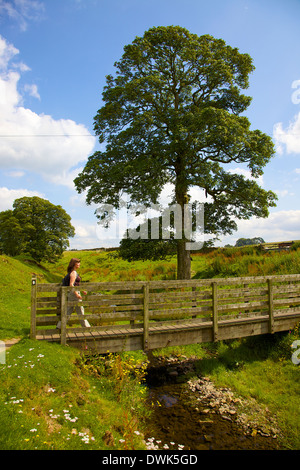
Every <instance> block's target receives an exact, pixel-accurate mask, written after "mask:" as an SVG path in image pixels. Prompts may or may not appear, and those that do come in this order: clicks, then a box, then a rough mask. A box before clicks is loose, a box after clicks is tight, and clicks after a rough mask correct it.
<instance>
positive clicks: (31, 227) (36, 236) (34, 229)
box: [0, 196, 75, 262]
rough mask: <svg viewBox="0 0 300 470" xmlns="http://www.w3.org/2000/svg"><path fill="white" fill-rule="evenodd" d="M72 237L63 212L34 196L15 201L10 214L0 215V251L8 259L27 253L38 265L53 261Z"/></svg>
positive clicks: (69, 221) (67, 216)
mask: <svg viewBox="0 0 300 470" xmlns="http://www.w3.org/2000/svg"><path fill="white" fill-rule="evenodd" d="M74 235H75V229H74V227H73V226H72V225H71V217H70V216H69V215H68V214H67V213H66V211H65V210H64V209H63V208H62V207H61V206H55V205H54V204H52V203H51V202H49V201H47V200H45V199H41V198H39V197H36V196H35V197H22V198H20V199H16V200H15V201H14V204H13V210H7V211H3V212H0V250H1V251H3V252H4V253H5V254H8V255H10V256H16V255H19V254H21V253H28V254H30V255H31V256H32V258H33V259H35V260H36V261H39V262H40V261H42V260H48V261H54V260H55V259H57V258H59V257H60V256H61V255H62V253H63V251H64V250H65V249H66V248H67V247H68V246H69V237H73V236H74Z"/></svg>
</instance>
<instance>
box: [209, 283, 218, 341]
mask: <svg viewBox="0 0 300 470" xmlns="http://www.w3.org/2000/svg"><path fill="white" fill-rule="evenodd" d="M211 285H212V307H213V341H218V284H217V283H216V282H212V284H211Z"/></svg>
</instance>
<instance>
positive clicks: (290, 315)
mask: <svg viewBox="0 0 300 470" xmlns="http://www.w3.org/2000/svg"><path fill="white" fill-rule="evenodd" d="M71 290H72V288H71V287H62V286H61V285H59V284H38V283H37V280H36V279H35V278H33V279H32V295H31V304H32V305H31V333H30V335H31V338H33V339H35V338H36V339H46V340H48V341H57V342H60V343H61V344H63V345H65V344H67V343H72V341H73V344H75V343H79V342H80V341H83V340H84V339H85V340H86V341H88V340H89V338H90V339H93V341H95V340H97V338H98V340H99V341H102V342H103V344H104V343H105V338H106V337H107V341H108V337H109V338H110V339H109V342H108V343H107V344H109V346H110V347H111V348H114V347H115V348H116V349H118V348H119V349H120V347H121V346H120V344H121V339H120V338H122V337H123V340H124V338H125V337H128V336H130V337H132V338H133V336H134V335H135V336H136V340H133V339H132V340H131V344H130V346H126V348H127V349H129V348H133V349H139V348H142V349H149V348H150V349H153V348H154V347H162V346H159V345H160V344H164V345H165V339H163V338H166V337H168V338H171V340H167V341H168V344H173V343H174V341H175V343H176V344H187V343H188V342H189V341H191V343H192V342H201V341H218V340H221V339H225V338H237V337H244V336H249V335H255V334H263V333H274V332H276V331H286V330H289V329H292V328H293V327H294V326H295V325H296V324H297V323H298V322H299V321H300V275H299V274H295V275H285V276H267V277H262V276H258V277H243V278H227V279H220V278H214V279H201V280H189V281H149V282H146V281H136V282H100V283H85V284H82V286H81V292H82V291H86V292H87V294H86V295H83V296H82V297H83V301H82V302H80V303H78V302H71V301H69V300H68V292H70V291H71ZM76 305H77V306H78V305H81V306H83V307H84V310H85V316H84V318H85V319H87V320H88V321H89V323H90V325H91V326H90V328H83V327H80V326H79V325H78V324H79V323H80V320H82V316H81V315H77V314H76V315H74V314H72V315H71V316H67V309H68V307H75V306H76ZM58 321H61V327H60V329H57V328H56V325H57V323H58ZM192 330H195V331H196V330H197V334H196V333H195V332H194V333H193V334H192V333H191V331H192ZM189 331H190V333H188V332H189ZM80 338H81V340H80ZM113 338H115V339H113ZM172 341H173V343H172ZM175 343H174V344H175ZM114 344H115V346H114ZM122 344H124V341H123V343H122ZM103 348H104V346H103ZM103 348H102V349H101V350H103Z"/></svg>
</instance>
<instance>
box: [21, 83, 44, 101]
mask: <svg viewBox="0 0 300 470" xmlns="http://www.w3.org/2000/svg"><path fill="white" fill-rule="evenodd" d="M24 90H25V91H27V92H28V93H29V94H30V96H33V97H34V98H37V99H38V100H40V99H41V97H40V94H39V92H38V87H37V86H36V85H28V84H26V85H25V86H24Z"/></svg>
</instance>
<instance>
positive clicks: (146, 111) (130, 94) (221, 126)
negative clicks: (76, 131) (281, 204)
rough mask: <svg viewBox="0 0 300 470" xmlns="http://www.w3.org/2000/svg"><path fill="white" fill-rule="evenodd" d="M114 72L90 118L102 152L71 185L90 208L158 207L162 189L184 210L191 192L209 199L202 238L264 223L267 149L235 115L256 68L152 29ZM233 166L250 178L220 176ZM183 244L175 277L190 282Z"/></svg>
mask: <svg viewBox="0 0 300 470" xmlns="http://www.w3.org/2000/svg"><path fill="white" fill-rule="evenodd" d="M115 67H116V74H115V76H112V75H109V76H107V77H106V86H105V88H104V91H103V95H102V96H103V103H104V104H103V106H102V107H101V108H100V109H99V111H98V112H97V115H96V116H95V118H94V119H95V121H94V129H95V132H96V134H97V135H98V136H99V141H100V143H106V148H105V150H104V151H97V152H95V153H94V154H93V155H92V156H91V157H89V159H88V162H87V163H86V166H85V168H84V170H83V171H82V172H81V174H79V176H78V177H77V178H76V179H75V185H76V187H77V190H78V191H79V192H82V191H84V190H87V196H86V200H87V203H88V204H89V203H91V202H94V203H106V204H112V205H113V206H114V207H116V208H118V205H119V200H120V194H121V193H122V192H126V193H127V194H128V195H129V196H130V198H131V201H132V202H133V203H135V202H138V203H143V204H145V205H147V204H150V203H156V202H157V199H158V197H159V195H160V193H161V190H162V188H163V186H164V185H165V184H166V183H167V182H170V183H173V184H174V188H175V192H174V202H175V203H177V204H180V206H181V208H182V209H183V206H184V204H186V203H187V202H188V201H189V190H190V188H191V187H193V186H198V187H200V188H203V189H204V190H205V193H206V195H207V196H210V198H208V202H207V203H205V231H206V232H209V233H211V234H215V235H218V234H220V233H223V234H226V233H227V234H229V233H232V231H233V230H236V228H237V226H236V223H235V221H234V219H236V218H237V219H241V218H244V219H248V218H250V217H252V216H256V217H267V216H268V208H269V207H270V206H274V205H275V200H276V196H275V194H274V193H272V192H271V191H266V190H264V189H262V188H261V187H260V186H259V185H258V183H257V182H256V181H255V178H258V177H259V176H261V175H262V174H263V168H264V167H265V165H266V164H267V163H268V162H269V160H270V158H271V157H272V155H273V153H274V148H273V143H272V141H271V138H270V137H269V136H267V135H266V134H264V133H262V132H261V131H259V130H251V129H250V122H249V120H248V119H247V117H246V116H245V115H243V113H244V112H245V110H246V109H247V107H248V106H249V105H250V102H251V98H250V97H249V96H246V95H244V94H243V93H242V90H243V89H246V88H247V87H248V77H249V74H250V73H251V72H252V71H253V70H254V66H253V64H252V59H251V57H250V56H249V55H248V54H241V53H240V52H239V51H238V49H237V48H232V47H230V46H228V45H226V43H225V41H223V40H222V39H215V38H214V37H212V36H209V35H204V36H200V37H199V36H197V35H195V34H191V33H189V32H188V31H187V30H186V29H184V28H182V27H179V26H169V27H156V28H151V29H150V30H148V31H146V32H145V33H144V36H143V37H136V38H135V40H134V41H133V42H132V44H129V45H127V46H125V47H124V54H123V56H122V58H121V59H120V61H118V62H116V63H115ZM233 162H235V163H238V164H244V165H245V166H246V168H248V169H249V170H250V173H251V177H250V178H248V179H247V178H246V177H245V176H243V175H241V174H235V173H232V172H228V171H226V169H225V167H226V165H227V164H230V163H233ZM183 217H184V211H183V210H182V218H183ZM182 226H183V227H184V221H183V224H182ZM185 242H186V240H185V237H184V234H183V236H182V238H181V240H177V259H178V269H177V277H178V279H188V278H190V253H189V251H188V250H186V243H185Z"/></svg>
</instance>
